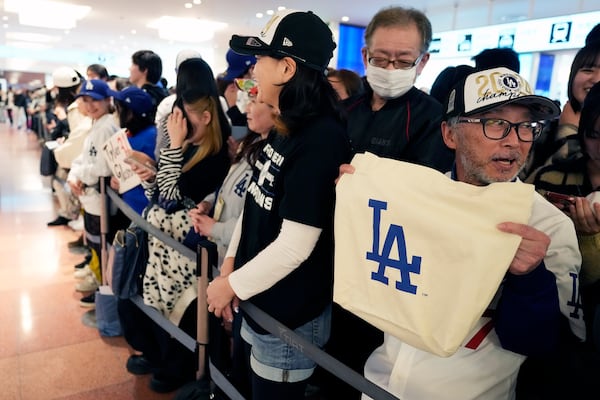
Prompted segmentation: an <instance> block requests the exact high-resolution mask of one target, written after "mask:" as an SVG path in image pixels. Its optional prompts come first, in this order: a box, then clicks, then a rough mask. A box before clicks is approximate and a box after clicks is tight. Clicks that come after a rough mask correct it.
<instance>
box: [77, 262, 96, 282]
mask: <svg viewBox="0 0 600 400" xmlns="http://www.w3.org/2000/svg"><path fill="white" fill-rule="evenodd" d="M88 275H92V270H91V269H90V265H89V264H86V265H85V266H84V267H83V268H79V269H77V270H75V272H74V273H73V276H74V277H75V279H83V278H85V277H86V276H88Z"/></svg>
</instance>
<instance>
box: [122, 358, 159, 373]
mask: <svg viewBox="0 0 600 400" xmlns="http://www.w3.org/2000/svg"><path fill="white" fill-rule="evenodd" d="M127 371H129V372H130V373H132V374H134V375H146V374H151V373H154V372H156V371H158V368H156V367H155V366H153V365H152V363H151V362H150V361H148V360H147V359H146V357H144V356H143V355H135V354H132V355H131V356H129V358H128V359H127Z"/></svg>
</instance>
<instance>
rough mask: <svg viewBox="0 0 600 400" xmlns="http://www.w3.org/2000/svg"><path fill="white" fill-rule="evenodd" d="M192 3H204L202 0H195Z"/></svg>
mask: <svg viewBox="0 0 600 400" xmlns="http://www.w3.org/2000/svg"><path fill="white" fill-rule="evenodd" d="M192 3H194V4H196V5H198V4H202V0H194V1H193V2H192Z"/></svg>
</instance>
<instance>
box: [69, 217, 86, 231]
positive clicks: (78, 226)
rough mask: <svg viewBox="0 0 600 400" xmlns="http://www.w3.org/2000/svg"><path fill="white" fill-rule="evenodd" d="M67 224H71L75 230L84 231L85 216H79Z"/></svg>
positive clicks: (70, 226)
mask: <svg viewBox="0 0 600 400" xmlns="http://www.w3.org/2000/svg"><path fill="white" fill-rule="evenodd" d="M67 225H69V228H71V229H73V230H74V231H82V230H83V217H81V216H80V217H79V218H77V219H75V220H71V221H69V222H68V223H67Z"/></svg>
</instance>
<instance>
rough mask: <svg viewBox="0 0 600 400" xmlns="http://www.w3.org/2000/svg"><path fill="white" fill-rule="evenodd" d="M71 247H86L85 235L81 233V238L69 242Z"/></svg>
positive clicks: (68, 244)
mask: <svg viewBox="0 0 600 400" xmlns="http://www.w3.org/2000/svg"><path fill="white" fill-rule="evenodd" d="M67 246H68V247H69V248H72V247H85V243H83V235H79V239H77V240H73V241H72V242H69V243H67Z"/></svg>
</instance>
